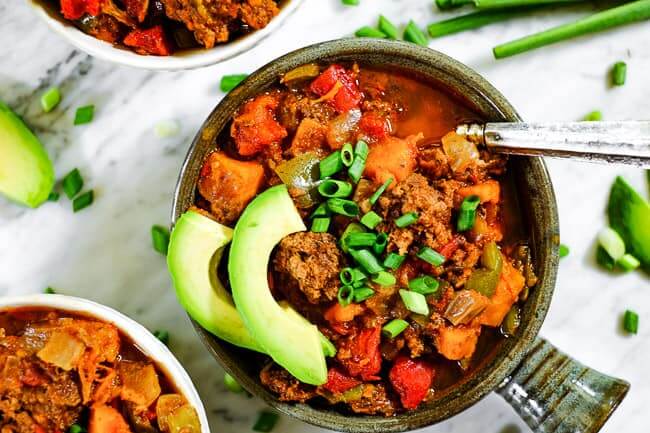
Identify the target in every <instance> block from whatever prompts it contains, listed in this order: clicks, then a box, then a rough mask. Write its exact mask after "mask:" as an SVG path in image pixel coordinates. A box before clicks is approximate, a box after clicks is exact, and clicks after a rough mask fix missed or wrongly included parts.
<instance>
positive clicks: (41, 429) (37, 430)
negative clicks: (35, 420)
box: [34, 424, 47, 433]
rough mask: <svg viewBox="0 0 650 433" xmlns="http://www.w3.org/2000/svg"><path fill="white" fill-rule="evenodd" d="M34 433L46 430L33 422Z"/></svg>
mask: <svg viewBox="0 0 650 433" xmlns="http://www.w3.org/2000/svg"><path fill="white" fill-rule="evenodd" d="M34 433H47V430H45V429H44V428H43V427H41V426H40V425H38V424H34Z"/></svg>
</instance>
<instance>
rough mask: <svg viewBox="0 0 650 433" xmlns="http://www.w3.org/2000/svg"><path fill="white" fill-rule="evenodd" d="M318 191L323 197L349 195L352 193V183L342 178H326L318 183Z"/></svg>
mask: <svg viewBox="0 0 650 433" xmlns="http://www.w3.org/2000/svg"><path fill="white" fill-rule="evenodd" d="M318 192H319V193H320V195H322V196H323V197H340V198H343V197H348V196H349V195H350V194H352V185H351V184H350V182H343V181H342V180H335V179H325V180H324V181H323V183H321V184H320V185H318Z"/></svg>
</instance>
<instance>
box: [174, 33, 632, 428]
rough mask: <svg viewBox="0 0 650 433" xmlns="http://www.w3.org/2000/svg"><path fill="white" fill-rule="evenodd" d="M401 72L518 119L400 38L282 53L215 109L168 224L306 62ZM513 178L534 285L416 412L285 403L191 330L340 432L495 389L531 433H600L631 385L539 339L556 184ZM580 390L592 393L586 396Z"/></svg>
mask: <svg viewBox="0 0 650 433" xmlns="http://www.w3.org/2000/svg"><path fill="white" fill-rule="evenodd" d="M353 61H357V62H359V63H361V64H363V65H369V66H377V67H382V68H389V69H391V70H397V71H402V72H406V73H408V74H411V75H415V76H418V77H420V78H421V79H424V80H428V81H430V82H432V83H435V84H436V85H438V86H443V87H444V88H446V89H448V90H449V93H451V94H453V95H455V96H456V97H457V98H460V99H462V100H464V101H465V102H466V103H467V104H470V105H471V106H472V107H474V109H475V110H477V111H478V112H479V113H482V115H483V117H484V118H485V119H488V120H491V121H511V122H516V121H520V120H521V119H520V117H519V115H518V114H517V112H516V111H515V109H514V108H513V107H512V105H510V103H509V102H508V101H507V100H506V99H505V98H504V97H503V96H502V95H501V94H500V93H499V92H498V91H497V90H496V89H495V88H494V87H492V86H491V85H490V84H489V83H488V82H487V81H485V79H483V78H482V77H481V76H479V75H478V74H477V73H476V72H474V71H472V70H471V69H469V68H468V67H466V66H464V65H462V64H460V63H459V62H457V61H455V60H453V59H451V58H449V57H447V56H445V55H443V54H441V53H439V52H436V51H433V50H430V49H427V48H422V47H419V46H416V45H413V44H407V43H402V42H395V41H387V40H375V39H349V40H338V41H332V42H325V43H320V44H317V45H312V46H310V47H307V48H303V49H300V50H298V51H294V52H292V53H290V54H287V55H285V56H283V57H281V58H279V59H277V60H274V61H273V62H271V63H269V64H268V65H266V66H264V67H262V68H261V69H259V70H258V71H256V72H255V73H254V74H252V75H251V76H250V77H249V78H248V79H247V80H246V81H244V82H243V83H242V84H241V85H240V86H239V87H237V88H236V89H235V90H233V91H232V92H230V94H228V95H227V96H226V97H225V98H224V99H223V101H221V103H220V104H219V105H218V106H217V107H216V108H215V109H214V111H212V113H211V114H210V116H209V117H208V119H207V120H206V122H205V123H204V124H203V126H202V128H201V131H200V132H199V133H198V135H197V136H196V138H195V140H194V143H193V144H192V146H191V148H190V150H189V152H188V154H187V157H186V160H185V163H184V164H183V167H182V170H181V173H180V178H179V182H178V186H177V190H176V195H175V200H174V204H173V216H172V218H173V221H174V222H175V221H176V220H177V219H178V217H179V216H180V215H181V214H182V213H183V212H184V211H186V210H187V209H188V207H189V206H191V205H192V204H193V202H194V199H195V185H196V182H197V179H198V175H199V171H200V168H201V164H202V161H203V159H204V158H205V156H206V155H207V154H208V153H209V152H210V151H212V150H213V149H214V148H215V147H216V137H217V136H218V134H219V133H220V132H221V130H222V129H223V128H224V127H225V126H226V125H228V122H229V121H230V120H231V118H232V115H233V113H234V112H235V110H236V109H237V107H238V106H239V105H240V104H242V103H243V102H244V101H245V100H247V99H248V98H250V97H252V96H255V95H257V94H258V93H260V92H261V91H263V90H264V89H266V88H268V87H269V86H271V85H272V84H274V83H276V82H277V79H278V77H279V76H280V75H281V74H283V73H285V72H287V71H289V70H291V69H293V68H295V67H297V66H299V65H302V64H305V63H314V62H316V63H322V64H326V63H330V62H353ZM509 172H510V175H511V176H513V177H514V180H515V184H516V190H517V191H516V194H517V196H518V199H519V202H520V207H521V210H522V212H523V218H524V227H526V228H527V229H528V231H529V233H528V234H529V238H530V240H531V249H532V253H533V258H534V262H535V268H536V273H537V275H538V277H539V282H538V284H537V285H536V286H535V287H534V288H533V289H532V290H531V292H530V296H529V298H528V300H527V301H526V303H525V305H524V307H523V310H522V321H521V326H520V328H519V330H518V333H517V335H516V336H515V337H513V338H508V339H506V340H504V341H502V342H501V343H500V346H499V347H498V348H496V350H495V351H494V353H493V355H491V357H488V359H487V360H486V361H485V362H484V363H483V365H482V366H481V367H479V368H478V369H477V370H476V372H475V373H474V374H472V375H470V376H469V377H467V378H465V379H464V380H463V381H462V382H460V383H458V384H457V385H456V386H454V387H453V388H452V389H450V390H448V391H446V392H444V393H442V394H440V395H438V396H437V398H436V399H435V400H434V401H432V402H430V403H429V404H427V405H423V406H421V407H420V408H418V409H417V410H414V411H410V412H407V413H403V414H399V415H396V416H393V417H389V418H385V417H380V416H360V415H359V416H355V415H350V414H349V413H342V412H338V411H337V410H336V409H334V408H331V407H327V406H318V407H317V406H312V405H309V404H287V403H284V402H281V401H279V400H278V399H277V398H276V396H275V395H274V394H272V393H271V392H269V391H268V390H267V389H266V388H264V387H263V386H262V385H261V384H260V381H259V377H258V373H259V366H260V361H261V360H260V355H258V354H255V353H252V352H248V351H245V350H241V349H238V348H236V347H233V346H231V345H229V344H227V343H225V342H223V341H221V340H219V339H217V338H215V337H214V336H212V335H211V334H209V333H208V332H207V331H205V330H203V329H202V328H200V327H199V326H196V328H197V331H198V333H199V335H200V336H201V338H202V339H203V341H204V343H205V344H206V346H207V347H208V349H209V350H210V352H211V353H212V355H213V356H214V357H215V358H216V359H217V360H218V361H219V363H220V364H221V365H222V366H223V368H224V369H225V370H226V371H227V372H228V373H230V374H231V375H232V376H234V377H235V379H237V381H239V382H240V383H241V384H242V386H243V387H244V388H246V390H248V391H249V392H250V393H251V394H253V395H255V396H258V397H260V398H262V399H263V400H264V401H265V402H267V403H268V404H269V405H270V406H272V407H274V408H276V409H277V410H279V411H280V412H283V413H285V414H287V415H289V416H292V417H295V418H297V419H300V420H302V421H304V422H307V423H310V424H314V425H317V426H320V427H323V428H327V429H331V430H338V431H344V432H359V433H361V432H364V433H366V432H386V433H388V432H400V431H407V430H413V429H417V428H421V427H425V426H428V425H431V424H435V423H438V422H440V421H442V420H445V419H447V418H449V417H451V416H453V415H455V414H457V413H459V412H461V411H463V410H465V409H467V408H468V407H470V406H471V405H473V404H475V403H476V402H478V401H479V400H480V399H481V398H483V397H485V395H487V394H488V393H489V392H492V391H497V392H499V393H500V394H501V395H502V396H503V397H504V398H505V399H506V400H508V401H509V402H510V403H511V404H512V405H513V406H514V407H515V409H516V410H518V411H519V413H520V414H521V415H522V417H523V418H524V419H525V421H526V422H527V423H528V424H529V425H530V426H531V428H532V429H533V430H534V431H536V432H555V433H564V432H566V433H569V432H571V433H580V432H583V433H591V432H596V431H598V430H599V429H600V427H601V426H602V425H603V424H604V422H605V421H606V420H607V418H608V417H609V415H610V414H611V413H612V412H613V410H614V409H615V408H616V406H617V405H618V403H619V402H620V401H621V400H622V398H623V397H624V395H625V393H626V392H627V389H628V387H629V385H628V384H627V383H625V382H623V381H620V380H617V379H613V378H610V377H608V376H605V375H602V374H600V373H598V372H595V371H593V370H590V369H588V368H586V367H584V366H582V365H581V364H579V363H577V362H576V361H574V360H572V359H571V358H569V357H567V356H566V355H564V354H562V353H560V352H559V351H557V349H555V348H554V347H553V346H551V345H550V344H549V343H547V342H546V341H545V340H542V339H539V338H537V333H538V331H539V329H540V327H541V325H542V322H543V320H544V317H545V316H546V312H547V311H548V308H549V304H550V301H551V296H552V294H553V288H554V286H555V279H556V274H557V266H558V242H559V225H558V216H557V205H556V202H555V196H554V193H553V186H552V184H551V181H550V179H549V176H548V173H547V171H546V167H545V165H544V162H543V161H542V159H541V158H523V157H516V158H511V160H510V162H509ZM585 390H587V391H589V390H591V392H585Z"/></svg>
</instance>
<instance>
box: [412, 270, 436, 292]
mask: <svg viewBox="0 0 650 433" xmlns="http://www.w3.org/2000/svg"><path fill="white" fill-rule="evenodd" d="M439 287H440V283H439V282H438V280H436V279H435V278H433V277H431V276H429V275H423V276H421V277H417V278H413V279H412V280H411V281H409V289H411V290H412V291H414V292H416V293H421V294H422V295H432V294H434V293H436V292H437V291H438V288H439Z"/></svg>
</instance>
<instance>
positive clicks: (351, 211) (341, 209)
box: [327, 198, 359, 217]
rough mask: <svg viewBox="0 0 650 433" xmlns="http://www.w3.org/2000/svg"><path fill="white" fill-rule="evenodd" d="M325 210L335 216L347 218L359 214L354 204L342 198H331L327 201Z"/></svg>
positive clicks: (357, 207)
mask: <svg viewBox="0 0 650 433" xmlns="http://www.w3.org/2000/svg"><path fill="white" fill-rule="evenodd" d="M327 208H328V209H329V210H330V211H332V212H334V213H336V214H339V215H345V216H349V217H353V216H357V215H358V214H359V206H358V205H357V204H356V203H355V202H353V201H352V200H344V199H342V198H331V199H329V200H327Z"/></svg>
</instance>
